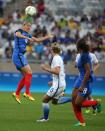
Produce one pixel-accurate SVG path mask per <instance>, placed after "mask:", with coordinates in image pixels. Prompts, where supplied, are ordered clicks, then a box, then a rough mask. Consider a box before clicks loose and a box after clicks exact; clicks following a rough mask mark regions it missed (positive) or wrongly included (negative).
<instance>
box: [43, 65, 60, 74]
mask: <svg viewBox="0 0 105 131" xmlns="http://www.w3.org/2000/svg"><path fill="white" fill-rule="evenodd" d="M41 68H42V69H43V70H45V71H47V72H49V73H51V74H55V75H59V72H60V67H59V66H57V67H55V68H50V67H47V66H46V65H41Z"/></svg>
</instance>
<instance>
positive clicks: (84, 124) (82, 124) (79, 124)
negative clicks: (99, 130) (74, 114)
mask: <svg viewBox="0 0 105 131" xmlns="http://www.w3.org/2000/svg"><path fill="white" fill-rule="evenodd" d="M74 126H75V127H77V126H83V127H84V126H86V123H80V122H78V123H76V124H74Z"/></svg>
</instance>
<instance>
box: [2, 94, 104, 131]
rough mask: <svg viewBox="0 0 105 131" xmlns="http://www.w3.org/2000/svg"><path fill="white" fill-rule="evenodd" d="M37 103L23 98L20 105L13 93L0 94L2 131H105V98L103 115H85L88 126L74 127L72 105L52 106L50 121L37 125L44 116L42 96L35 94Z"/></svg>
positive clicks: (74, 120)
mask: <svg viewBox="0 0 105 131" xmlns="http://www.w3.org/2000/svg"><path fill="white" fill-rule="evenodd" d="M33 96H34V97H35V98H36V101H34V102H31V101H29V100H27V99H25V98H23V97H22V104H18V103H17V102H16V101H15V100H14V98H13V97H12V95H11V93H9V92H5V93H4V92H0V131H77V130H78V131H81V130H84V131H99V130H100V131H104V130H105V109H104V107H105V100H104V99H105V98H104V97H100V98H101V99H102V106H103V111H102V113H99V114H97V115H96V116H93V115H92V114H91V113H90V114H88V115H87V114H84V116H85V119H86V122H87V126H86V127H73V124H74V123H75V122H76V119H75V117H74V114H73V111H72V107H71V104H69V103H68V104H65V105H59V106H54V105H51V112H50V120H49V121H48V122H46V123H37V122H36V120H37V119H38V118H40V117H41V115H42V108H41V100H42V97H43V96H42V94H33Z"/></svg>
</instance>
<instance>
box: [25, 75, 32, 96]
mask: <svg viewBox="0 0 105 131" xmlns="http://www.w3.org/2000/svg"><path fill="white" fill-rule="evenodd" d="M31 79H32V74H26V75H25V86H26V94H28V95H30V86H31Z"/></svg>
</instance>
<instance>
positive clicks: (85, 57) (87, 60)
mask: <svg viewBox="0 0 105 131" xmlns="http://www.w3.org/2000/svg"><path fill="white" fill-rule="evenodd" d="M85 64H89V65H90V77H89V80H88V81H87V83H86V85H85V87H84V90H83V92H79V95H81V96H84V97H86V96H87V95H88V94H91V92H92V88H91V86H90V82H92V81H93V71H92V60H91V57H90V55H89V53H83V54H81V55H80V57H79V59H78V62H77V67H78V70H79V76H78V78H77V80H76V81H75V84H74V87H75V88H79V87H81V84H82V82H83V79H84V76H85V73H86V70H85V67H84V65H85Z"/></svg>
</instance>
